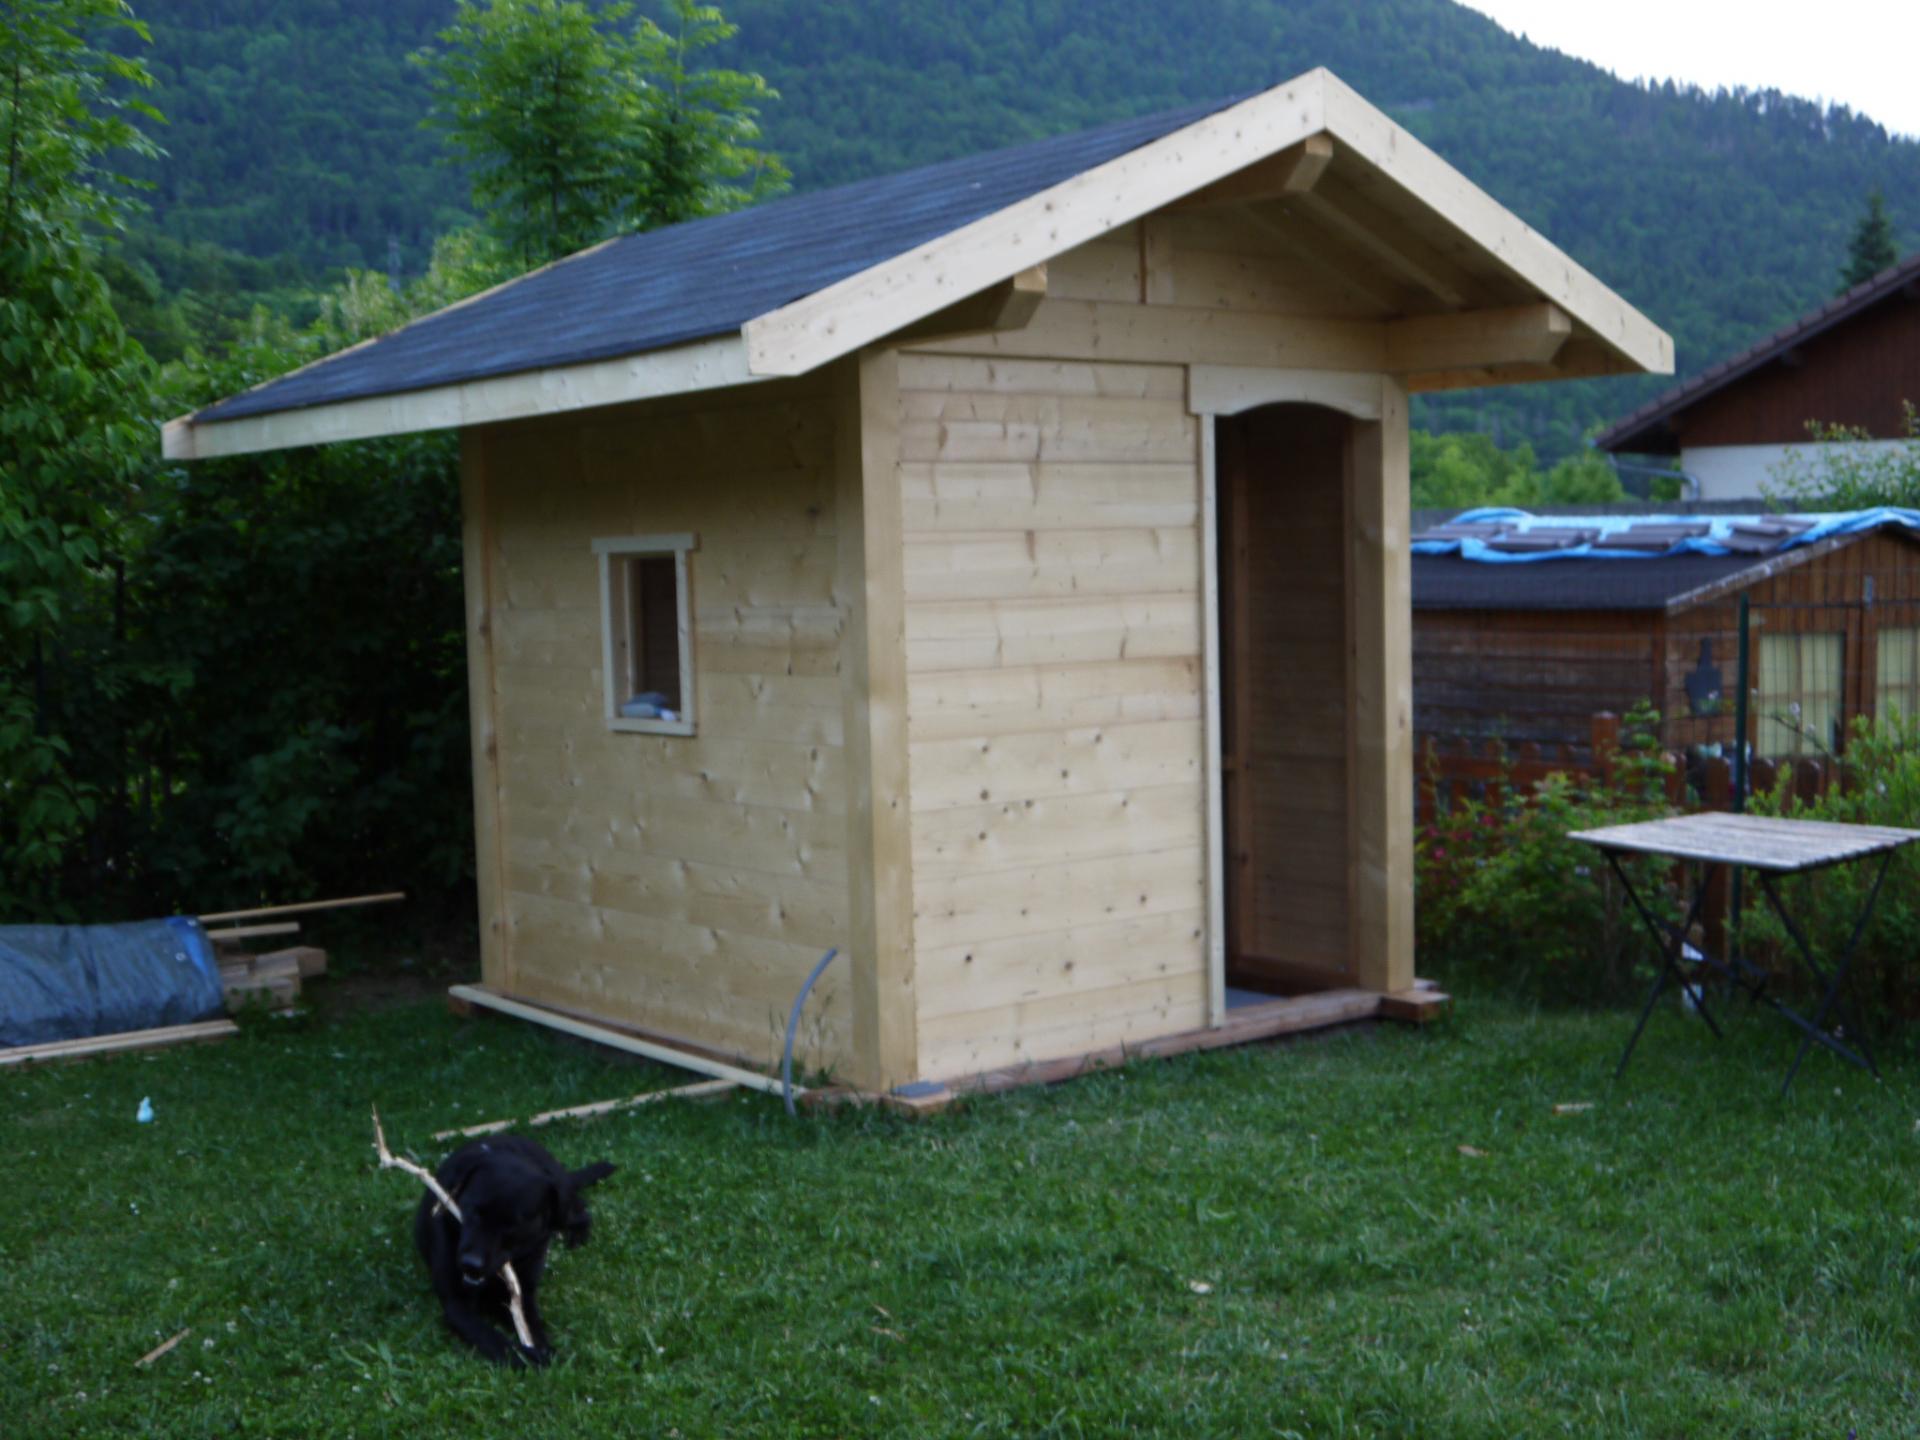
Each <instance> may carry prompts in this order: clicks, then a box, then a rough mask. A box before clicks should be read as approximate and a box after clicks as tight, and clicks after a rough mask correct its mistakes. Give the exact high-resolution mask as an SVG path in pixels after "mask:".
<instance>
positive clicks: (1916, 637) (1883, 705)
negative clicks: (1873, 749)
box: [1873, 625, 1920, 720]
mask: <svg viewBox="0 0 1920 1440" xmlns="http://www.w3.org/2000/svg"><path fill="white" fill-rule="evenodd" d="M1917 645H1920V629H1915V628H1914V627H1913V626H1911V625H1902V626H1898V627H1895V628H1891V629H1886V630H1882V631H1881V632H1880V642H1879V652H1878V654H1877V655H1876V656H1875V660H1876V662H1877V665H1878V669H1877V671H1876V673H1877V675H1878V682H1877V683H1876V684H1875V686H1874V695H1873V713H1874V714H1875V715H1876V716H1880V715H1892V714H1894V713H1895V712H1898V713H1899V714H1901V715H1904V716H1906V717H1907V718H1908V719H1909V720H1912V719H1915V718H1916V717H1920V664H1915V663H1914V662H1915V659H1916V656H1915V649H1916V646H1917Z"/></svg>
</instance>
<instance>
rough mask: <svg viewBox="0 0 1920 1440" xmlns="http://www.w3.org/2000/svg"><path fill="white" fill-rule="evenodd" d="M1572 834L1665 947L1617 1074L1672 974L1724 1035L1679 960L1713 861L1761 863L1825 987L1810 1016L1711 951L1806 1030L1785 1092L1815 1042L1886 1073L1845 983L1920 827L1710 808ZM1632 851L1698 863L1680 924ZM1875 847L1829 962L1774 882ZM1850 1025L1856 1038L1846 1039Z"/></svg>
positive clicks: (1722, 969)
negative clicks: (1847, 926) (1862, 890)
mask: <svg viewBox="0 0 1920 1440" xmlns="http://www.w3.org/2000/svg"><path fill="white" fill-rule="evenodd" d="M1567 838H1568V839H1569V840H1578V841H1582V842H1584V843H1585V844H1588V845H1593V846H1595V847H1597V848H1598V849H1599V850H1600V852H1601V853H1602V854H1604V855H1605V856H1606V857H1607V863H1608V864H1610V865H1611V866H1612V867H1613V872H1614V874H1615V875H1617V876H1618V877H1619V879H1620V884H1621V886H1622V888H1624V889H1625V891H1626V893H1627V898H1628V899H1629V900H1631V901H1632V902H1633V908H1634V909H1635V910H1636V911H1638V912H1639V915H1640V919H1641V921H1642V922H1643V923H1644V924H1645V926H1646V928H1647V933H1648V934H1649V935H1650V936H1652V938H1653V942H1654V945H1655V948H1656V949H1657V950H1658V951H1659V955H1660V965H1659V970H1658V972H1657V973H1656V974H1655V976H1654V981H1653V988H1652V990H1650V991H1649V992H1648V994H1647V1003H1646V1004H1645V1006H1643V1007H1642V1008H1641V1011H1640V1020H1639V1023H1638V1024H1636V1025H1635V1026H1634V1027H1633V1036H1632V1038H1631V1039H1629V1040H1628V1041H1627V1048H1626V1051H1625V1052H1624V1053H1623V1054H1622V1055H1621V1056H1620V1064H1619V1067H1618V1068H1617V1069H1616V1070H1615V1071H1614V1075H1615V1078H1618V1077H1619V1076H1620V1075H1622V1074H1624V1073H1625V1072H1626V1068H1627V1061H1629V1060H1631V1059H1632V1058H1633V1048H1634V1046H1635V1045H1637V1044H1639V1043H1640V1032H1641V1031H1643V1030H1644V1029H1646V1027H1647V1017H1648V1016H1650V1015H1652V1014H1653V1007H1654V1006H1655V1005H1656V1004H1658V1003H1659V1000H1660V997H1661V995H1662V994H1664V993H1665V992H1666V989H1667V987H1668V985H1669V984H1678V985H1679V986H1680V987H1681V989H1682V993H1685V994H1688V995H1690V996H1692V997H1693V998H1694V1000H1695V1001H1696V1003H1697V1008H1698V1009H1699V1012H1700V1016H1701V1018H1702V1019H1704V1020H1705V1021H1706V1022H1707V1025H1708V1028H1710V1029H1711V1030H1712V1031H1713V1033H1714V1034H1715V1035H1716V1036H1718V1035H1719V1034H1720V1033H1721V1032H1720V1025H1719V1022H1718V1021H1716V1020H1715V1019H1714V1018H1713V1015H1712V1013H1711V1012H1710V1011H1709V1009H1708V1008H1707V1003H1706V995H1705V993H1704V992H1703V991H1702V990H1701V988H1700V987H1699V985H1698V983H1697V980H1689V978H1688V977H1687V976H1686V975H1685V974H1683V973H1682V971H1681V968H1680V957H1681V951H1682V947H1683V946H1684V945H1685V944H1686V939H1687V936H1688V934H1689V933H1690V932H1691V931H1692V929H1693V926H1694V922H1695V921H1697V920H1698V919H1699V918H1700V910H1701V906H1702V905H1703V903H1704V902H1705V900H1706V892H1707V879H1708V875H1709V869H1710V867H1711V866H1714V865H1731V866H1735V867H1737V868H1740V869H1745V870H1752V871H1754V872H1755V873H1756V874H1757V875H1758V876H1759V880H1760V893H1761V894H1762V895H1764V896H1765V897H1766V899H1767V903H1768V904H1769V905H1770V906H1772V908H1773V912H1774V914H1776V915H1778V916H1779V917H1780V923H1781V924H1782V925H1783V926H1785V927H1786V931H1787V934H1788V935H1789V936H1790V937H1792V940H1793V945H1794V950H1795V951H1796V952H1797V953H1798V956H1799V959H1800V961H1801V963H1802V964H1803V965H1804V966H1805V967H1806V969H1807V971H1808V973H1809V974H1811V975H1812V976H1813V978H1814V980H1815V982H1816V983H1817V984H1818V985H1819V986H1820V989H1821V996H1820V1005H1819V1008H1818V1009H1817V1010H1816V1011H1815V1012H1814V1015H1813V1018H1812V1019H1808V1018H1807V1017H1806V1016H1805V1015H1802V1014H1801V1013H1800V1012H1799V1011H1797V1010H1795V1009H1793V1008H1792V1007H1791V1006H1789V1005H1787V1004H1786V1002H1784V1001H1783V1000H1781V999H1780V998H1779V997H1778V996H1775V995H1771V994H1768V993H1767V976H1766V972H1765V971H1762V970H1760V969H1758V968H1756V967H1754V966H1752V965H1749V964H1748V963H1746V962H1745V961H1744V960H1742V959H1740V958H1739V957H1738V956H1735V957H1732V958H1731V959H1730V960H1720V959H1716V958H1714V957H1710V956H1709V957H1703V963H1704V964H1705V965H1706V967H1707V968H1708V969H1710V970H1712V971H1713V972H1714V973H1716V974H1718V975H1720V976H1722V977H1724V978H1726V979H1728V980H1731V981H1732V982H1733V983H1734V984H1735V985H1736V986H1738V987H1739V988H1741V989H1744V990H1745V991H1746V992H1747V993H1748V994H1749V995H1750V996H1752V997H1753V998H1754V999H1756V1000H1764V1001H1765V1002H1766V1003H1767V1004H1768V1005H1770V1006H1772V1007H1773V1009H1774V1010H1775V1011H1777V1012H1778V1013H1779V1014H1780V1016H1781V1017H1782V1018H1783V1019H1785V1020H1787V1021H1788V1022H1790V1023H1791V1024H1793V1025H1795V1026H1797V1027H1798V1028H1799V1029H1800V1031H1801V1032H1802V1039H1801V1041H1800V1048H1799V1050H1798V1052H1796V1053H1795V1055H1794V1057H1793V1064H1792V1065H1790V1066H1789V1067H1788V1068H1787V1078H1786V1080H1785V1081H1784V1082H1782V1084H1781V1086H1780V1093H1781V1094H1782V1095H1785V1094H1786V1093H1787V1090H1788V1089H1789V1088H1790V1087H1791V1086H1792V1084H1793V1077H1794V1076H1795V1075H1796V1074H1798V1073H1799V1070H1800V1064H1801V1062H1802V1061H1804V1060H1805V1059H1806V1058H1807V1052H1808V1051H1809V1050H1810V1049H1812V1047H1813V1046H1814V1045H1816V1044H1817V1045H1822V1046H1824V1047H1826V1048H1827V1049H1828V1050H1831V1051H1832V1052H1833V1053H1834V1054H1836V1055H1838V1056H1840V1058H1841V1059H1843V1060H1846V1061H1848V1062H1849V1063H1851V1064H1854V1065H1858V1066H1860V1067H1861V1068H1862V1069H1864V1070H1870V1071H1872V1072H1873V1074H1874V1075H1875V1076H1876V1077H1877V1076H1878V1075H1879V1073H1880V1067H1879V1066H1878V1065H1876V1064H1875V1063H1874V1060H1873V1052H1872V1051H1871V1050H1870V1049H1868V1048H1867V1041H1866V1036H1865V1034H1864V1033H1863V1032H1862V1031H1861V1029H1860V1026H1859V1025H1858V1024H1857V1023H1856V1022H1855V1020H1854V1018H1853V1016H1852V1015H1850V1014H1849V1013H1848V1010H1847V1007H1846V1004H1845V1001H1844V999H1843V997H1842V995H1841V987H1842V986H1843V985H1844V984H1845V983H1846V978H1847V971H1848V970H1849V969H1850V968H1851V967H1852V965H1853V956H1854V951H1855V950H1856V949H1858V948H1859V944H1860V937H1861V936H1862V935H1863V934H1865V933H1866V928H1867V922H1868V921H1869V920H1870V919H1872V917H1873V907H1874V903H1875V901H1877V900H1878V899H1879V898H1880V886H1881V883H1882V882H1883V881H1884V880H1885V879H1886V878H1887V867H1888V866H1889V865H1891V864H1892V862H1893V856H1894V852H1895V851H1897V850H1899V849H1900V848H1901V847H1902V846H1904V845H1910V844H1912V843H1913V842H1914V841H1915V840H1920V830H1895V829H1892V828H1889V827H1887V826H1881V825H1837V824H1833V823H1831V822H1829V821H1824V820H1783V819H1777V818H1775V817H1772V816H1765V815H1726V814H1713V813H1709V814H1700V815H1676V816H1672V817H1670V818H1668V819H1665V820H1645V821H1641V822H1639V823H1637V824H1633V825H1609V826H1606V827H1605V828H1603V829H1599V830H1576V831H1574V832H1572V833H1571V834H1569V835H1568V836H1567ZM1631 855H1657V856H1662V857H1665V858H1667V859H1670V860H1675V861H1679V862H1682V863H1686V862H1695V863H1697V864H1698V866H1699V880H1698V882H1697V883H1696V884H1695V886H1694V890H1693V898H1692V902H1691V904H1690V905H1689V906H1688V909H1687V917H1686V919H1685V920H1684V921H1683V922H1681V924H1680V925H1679V926H1678V927H1677V928H1676V927H1674V926H1672V925H1670V924H1665V923H1662V922H1661V921H1660V920H1658V919H1657V918H1656V917H1655V916H1654V915H1653V913H1652V912H1651V911H1650V910H1648V908H1647V906H1646V903H1645V902H1644V901H1643V900H1642V899H1641V897H1640V894H1639V892H1638V891H1636V890H1635V889H1634V888H1633V882H1632V880H1630V879H1629V878H1628V876H1627V872H1626V870H1625V869H1624V868H1623V867H1622V865H1621V863H1620V860H1621V857H1622V856H1631ZM1876 855H1877V856H1879V857H1880V864H1879V866H1878V869H1877V871H1876V873H1875V875H1874V877H1873V886H1872V888H1871V889H1869V890H1868V892H1867V898H1866V901H1865V903H1863V904H1862V905H1861V907H1860V913H1859V915H1857V916H1856V917H1855V919H1854V924H1853V933H1852V934H1851V936H1850V937H1849V938H1848V940H1847V945H1846V948H1845V949H1844V950H1842V951H1841V952H1840V954H1839V955H1838V956H1837V957H1830V958H1831V968H1830V969H1829V968H1827V967H1823V966H1822V965H1821V963H1820V960H1819V959H1818V957H1816V956H1815V955H1814V953H1813V947H1812V946H1811V945H1809V944H1808V942H1807V937H1806V934H1805V932H1804V931H1803V930H1802V929H1801V927H1800V925H1799V923H1798V922H1797V921H1796V920H1795V919H1794V918H1793V915H1792V913H1791V912H1790V911H1789V910H1788V909H1787V907H1786V905H1785V903H1784V902H1783V901H1782V900H1781V898H1780V893H1779V891H1778V890H1777V889H1776V888H1775V884H1774V882H1775V880H1776V879H1777V878H1779V877H1781V876H1784V875H1804V874H1807V873H1809V872H1810V871H1814V870H1823V869H1826V868H1827V867H1829V866H1832V865H1843V864H1847V863H1849V862H1852V861H1856V860H1867V859H1871V858H1872V857H1874V856H1876ZM1829 1019H1832V1020H1836V1021H1838V1022H1839V1023H1838V1028H1837V1029H1829V1028H1828V1021H1829ZM1842 1035H1845V1036H1846V1037H1847V1039H1845V1040H1843V1039H1842V1038H1841V1036H1842ZM1849 1041H1851V1043H1848V1042H1849Z"/></svg>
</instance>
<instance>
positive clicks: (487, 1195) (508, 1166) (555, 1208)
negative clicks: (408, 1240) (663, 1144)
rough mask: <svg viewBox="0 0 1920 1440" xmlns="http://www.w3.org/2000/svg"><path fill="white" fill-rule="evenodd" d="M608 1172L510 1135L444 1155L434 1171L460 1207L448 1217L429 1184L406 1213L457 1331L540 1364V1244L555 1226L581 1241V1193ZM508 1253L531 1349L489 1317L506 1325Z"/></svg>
mask: <svg viewBox="0 0 1920 1440" xmlns="http://www.w3.org/2000/svg"><path fill="white" fill-rule="evenodd" d="M612 1173H613V1166H611V1165H609V1164H607V1162H606V1161H604V1160H602V1161H601V1162H600V1163H599V1164H597V1165H589V1166H587V1167H586V1169H584V1170H573V1171H569V1170H567V1169H566V1168H565V1167H564V1166H562V1165H561V1164H560V1162H559V1161H558V1160H555V1159H554V1158H553V1156H551V1155H549V1154H548V1153H547V1151H546V1149H545V1147H543V1146H541V1145H537V1144H535V1143H534V1142H533V1141H531V1140H525V1139H522V1138H521V1137H519V1136H517V1135H499V1136H492V1137H489V1138H488V1139H485V1140H475V1141H474V1142H472V1143H471V1144H468V1145H463V1146H461V1147H460V1148H459V1149H458V1150H456V1151H454V1152H453V1154H451V1155H449V1156H448V1157H447V1159H446V1162H445V1163H444V1164H442V1165H441V1167H440V1169H439V1171H438V1173H437V1174H436V1176H435V1178H436V1179H438V1180H439V1182H440V1183H441V1184H442V1185H443V1186H445V1187H446V1191H447V1193H448V1194H449V1195H451V1196H452V1197H453V1199H454V1203H455V1204H456V1205H458V1206H459V1207H460V1214H461V1218H460V1219H459V1220H455V1219H454V1218H453V1216H452V1215H451V1214H449V1213H448V1212H447V1211H446V1210H445V1209H444V1208H442V1207H441V1206H440V1204H439V1202H438V1201H437V1200H436V1199H435V1198H434V1196H433V1193H432V1192H431V1191H429V1192H427V1193H426V1194H424V1195H422V1196H421V1197H420V1208H419V1210H418V1211H416V1212H415V1214H414V1217H413V1242H414V1244H416V1245H417V1246H419V1247H420V1255H421V1258H423V1259H424V1260H425V1261H426V1262H427V1273H428V1275H429V1276H430V1277H431V1278H432V1281H433V1293H434V1294H435V1295H438V1296H439V1297H440V1308H441V1310H442V1311H443V1312H444V1313H445V1315H446V1317H447V1324H448V1325H450V1326H451V1327H452V1328H453V1333H454V1334H456V1335H458V1336H459V1337H460V1338H461V1339H462V1340H465V1341H466V1342H467V1343H468V1344H469V1345H471V1346H473V1347H474V1348H475V1349H476V1350H478V1351H479V1352H480V1353H481V1354H482V1355H485V1356H486V1357H487V1358H488V1359H489V1360H492V1361H494V1362H495V1363H496V1364H501V1365H545V1364H546V1363H547V1362H548V1361H549V1360H551V1359H552V1358H553V1347H552V1346H551V1345H550V1344H549V1343H548V1340H547V1327H546V1325H545V1324H544V1323H543V1322H542V1321H541V1319H540V1272H541V1271H542V1270H543V1269H544V1268H545V1267H546V1263H547V1245H548V1242H549V1241H551V1240H552V1239H553V1237H554V1235H555V1234H556V1233H558V1234H559V1235H561V1236H562V1237H564V1238H565V1240H566V1242H567V1245H568V1247H569V1248H572V1247H573V1246H576V1245H584V1244H585V1243H586V1240H587V1232H588V1230H589V1229H590V1227H591V1224H592V1222H591V1220H590V1219H589V1217H588V1215H587V1204H586V1200H585V1197H584V1195H583V1192H584V1191H585V1190H586V1188H587V1187H588V1186H589V1185H593V1184H596V1183H597V1182H599V1181H601V1180H604V1179H606V1178H607V1176H609V1175H611V1174H612ZM436 1212H437V1213H436ZM508 1261H512V1262H513V1273H514V1275H515V1276H516V1277H517V1278H518V1279H519V1281H520V1293H521V1297H522V1304H523V1306H524V1308H525V1310H526V1317H527V1329H528V1330H530V1331H532V1332H533V1345H532V1348H528V1347H526V1346H523V1345H521V1344H520V1343H519V1340H518V1339H517V1338H512V1339H510V1338H508V1337H507V1336H503V1335H502V1334H501V1333H500V1332H499V1331H498V1330H496V1329H494V1328H493V1325H492V1324H490V1323H489V1320H490V1319H493V1318H497V1319H498V1320H499V1321H500V1323H502V1324H505V1325H506V1326H507V1328H508V1330H509V1331H511V1330H512V1322H511V1320H510V1319H509V1318H508V1309H507V1301H508V1294H507V1283H506V1281H504V1280H503V1279H501V1278H500V1270H501V1267H502V1266H504V1265H505V1264H506V1263H507V1262H508Z"/></svg>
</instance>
